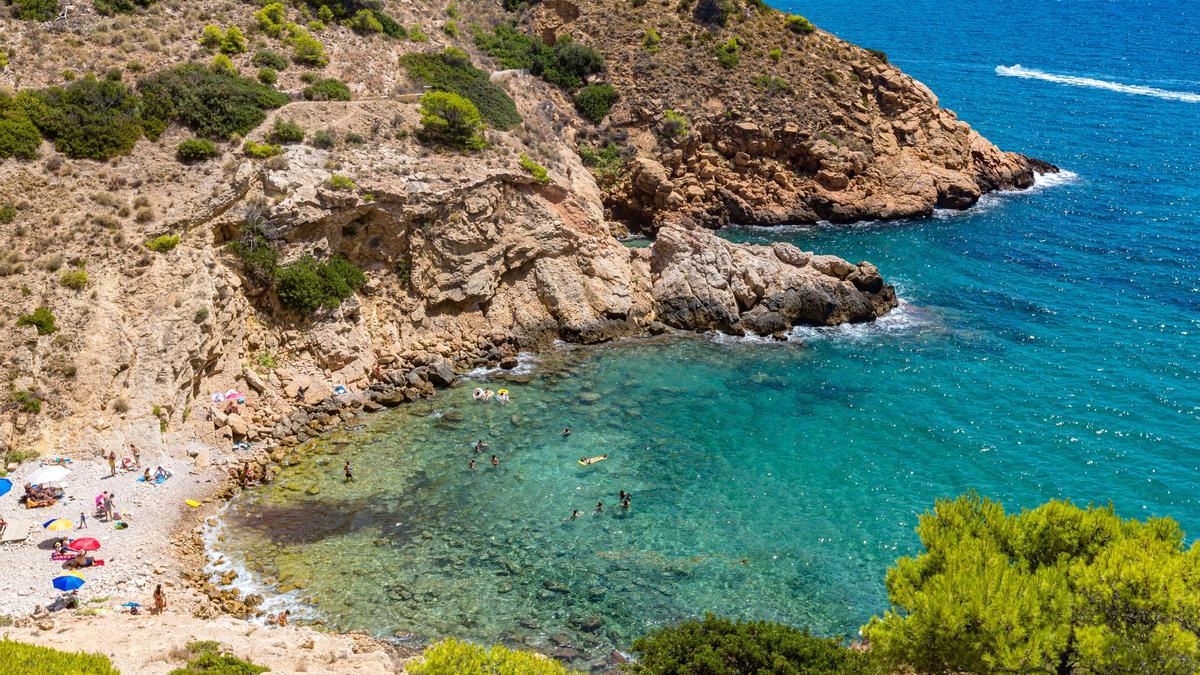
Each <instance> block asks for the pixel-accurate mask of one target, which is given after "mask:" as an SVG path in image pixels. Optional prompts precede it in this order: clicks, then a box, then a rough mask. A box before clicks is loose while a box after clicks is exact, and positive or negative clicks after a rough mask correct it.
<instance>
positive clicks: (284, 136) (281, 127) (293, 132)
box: [267, 119, 304, 143]
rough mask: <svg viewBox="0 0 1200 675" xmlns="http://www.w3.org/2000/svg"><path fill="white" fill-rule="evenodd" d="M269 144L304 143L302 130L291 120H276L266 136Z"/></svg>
mask: <svg viewBox="0 0 1200 675" xmlns="http://www.w3.org/2000/svg"><path fill="white" fill-rule="evenodd" d="M267 140H268V141H270V142H271V143H300V142H302V141H304V129H303V128H302V127H301V126H300V125H299V124H296V123H295V122H292V121H291V120H284V119H277V120H275V124H274V126H272V127H271V132H270V133H269V134H267Z"/></svg>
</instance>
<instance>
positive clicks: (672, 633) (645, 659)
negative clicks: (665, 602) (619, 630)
mask: <svg viewBox="0 0 1200 675" xmlns="http://www.w3.org/2000/svg"><path fill="white" fill-rule="evenodd" d="M633 649H634V651H637V652H641V654H642V657H641V659H640V660H638V661H637V662H635V663H633V664H631V665H630V666H628V670H629V672H632V673H642V674H644V675H674V674H676V673H712V674H714V675H717V674H720V675H726V674H727V675H738V674H740V673H795V674H797V675H799V674H801V673H812V674H814V675H815V674H817V673H838V674H839V675H843V674H852V673H870V672H876V671H875V668H873V666H872V663H871V657H870V656H869V655H868V654H867V653H864V652H859V651H855V650H852V649H849V648H847V647H846V646H844V645H843V644H842V643H841V642H839V641H838V640H835V639H832V638H823V637H816V636H813V635H809V634H808V632H807V631H803V630H800V629H798V628H792V627H791V626H785V625H782V624H778V623H771V622H769V621H737V622H734V621H730V620H728V619H719V618H717V617H715V616H713V615H712V614H709V615H707V616H706V617H705V618H704V619H702V620H691V621H685V622H683V623H681V624H679V625H678V626H674V627H671V628H660V629H657V630H654V631H652V632H650V633H649V634H647V635H645V636H643V637H640V638H638V639H637V640H634V642H633Z"/></svg>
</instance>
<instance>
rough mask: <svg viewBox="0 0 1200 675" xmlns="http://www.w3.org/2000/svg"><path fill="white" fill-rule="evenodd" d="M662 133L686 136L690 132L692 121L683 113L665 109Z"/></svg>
mask: <svg viewBox="0 0 1200 675" xmlns="http://www.w3.org/2000/svg"><path fill="white" fill-rule="evenodd" d="M662 123H663V133H665V134H666V135H667V136H680V137H682V136H687V135H688V134H689V133H691V130H692V123H691V122H690V121H688V118H687V117H685V116H684V115H683V113H678V112H675V111H674V110H667V111H665V112H664V113H663V122H662Z"/></svg>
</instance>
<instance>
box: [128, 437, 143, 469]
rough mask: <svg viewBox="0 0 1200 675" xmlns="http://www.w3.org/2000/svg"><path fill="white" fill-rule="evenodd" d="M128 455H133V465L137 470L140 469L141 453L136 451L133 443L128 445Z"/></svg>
mask: <svg viewBox="0 0 1200 675" xmlns="http://www.w3.org/2000/svg"><path fill="white" fill-rule="evenodd" d="M129 453H130V454H131V455H133V465H134V466H135V467H137V468H139V469H140V468H142V453H141V452H139V451H138V449H137V446H136V445H134V444H133V443H130V444H129Z"/></svg>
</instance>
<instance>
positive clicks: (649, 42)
mask: <svg viewBox="0 0 1200 675" xmlns="http://www.w3.org/2000/svg"><path fill="white" fill-rule="evenodd" d="M660 42H662V38H661V37H659V35H658V31H656V30H654V29H653V28H647V29H646V33H645V35H643V36H642V49H645V50H646V51H648V52H656V51H658V43H660Z"/></svg>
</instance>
